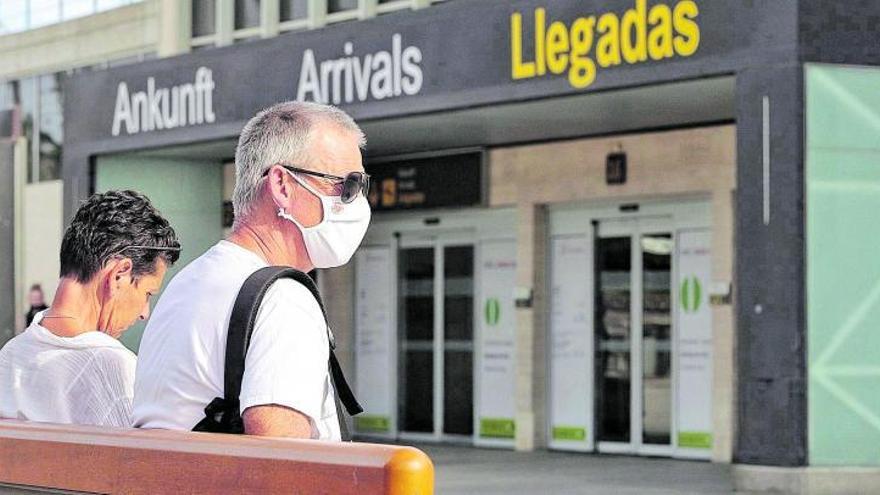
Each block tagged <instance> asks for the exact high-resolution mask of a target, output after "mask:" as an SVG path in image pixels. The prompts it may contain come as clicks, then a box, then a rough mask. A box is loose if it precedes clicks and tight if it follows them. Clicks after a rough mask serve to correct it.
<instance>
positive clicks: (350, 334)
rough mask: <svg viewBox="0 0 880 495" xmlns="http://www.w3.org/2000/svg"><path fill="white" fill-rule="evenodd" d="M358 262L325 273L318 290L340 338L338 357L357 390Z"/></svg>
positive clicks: (337, 340)
mask: <svg viewBox="0 0 880 495" xmlns="http://www.w3.org/2000/svg"><path fill="white" fill-rule="evenodd" d="M354 272H355V269H354V260H352V262H351V263H348V264H347V265H344V266H341V267H339V268H333V269H331V270H321V274H320V275H319V277H318V279H319V284H318V286H319V287H320V289H321V296H322V298H323V299H324V305H325V309H326V310H327V320H328V321H329V324H330V328H331V330H332V331H333V335H334V336H335V337H336V357H338V358H339V364H341V365H342V369H343V371H345V376H346V377H347V378H348V379H349V381H350V382H351V384H352V386H354V379H355V377H354V303H355V301H354Z"/></svg>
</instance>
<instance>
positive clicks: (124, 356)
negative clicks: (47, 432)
mask: <svg viewBox="0 0 880 495" xmlns="http://www.w3.org/2000/svg"><path fill="white" fill-rule="evenodd" d="M42 319H43V313H38V314H37V316H36V317H35V318H34V321H33V322H32V323H31V325H30V326H29V327H28V328H27V330H25V331H24V333H22V334H21V335H18V336H16V337H15V338H13V339H12V340H10V341H9V342H7V343H6V345H5V346H3V348H2V349H0V417H2V418H14V419H24V420H29V421H41V422H48V423H65V424H79V425H96V426H116V427H126V428H127V427H129V426H131V401H132V394H133V391H134V372H135V363H136V361H137V358H136V357H135V355H134V353H132V352H131V351H130V350H128V349H126V348H125V346H123V345H122V344H121V343H120V342H119V341H118V340H116V339H114V338H113V337H111V336H109V335H107V334H106V333H102V332H86V333H83V334H80V335H77V336H76V337H59V336H58V335H55V334H53V333H52V332H50V331H49V330H48V329H47V328H45V327H43V326H42V325H40V323H41V322H42Z"/></svg>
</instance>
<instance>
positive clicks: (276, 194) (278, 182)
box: [268, 165, 296, 210]
mask: <svg viewBox="0 0 880 495" xmlns="http://www.w3.org/2000/svg"><path fill="white" fill-rule="evenodd" d="M289 179H290V174H288V173H287V171H286V170H284V168H283V167H281V166H280V165H274V166H273V167H272V168H270V169H269V180H268V182H269V194H271V195H272V200H273V201H274V202H275V204H276V205H279V206H281V207H282V208H284V209H285V210H289V208H290V207H291V205H293V199H294V194H295V193H294V191H295V189H296V187H295V186H294V184H293V183H294V181H292V180H289Z"/></svg>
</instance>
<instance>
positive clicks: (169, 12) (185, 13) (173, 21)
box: [156, 0, 192, 57]
mask: <svg viewBox="0 0 880 495" xmlns="http://www.w3.org/2000/svg"><path fill="white" fill-rule="evenodd" d="M191 38H192V0H160V1H159V40H158V46H157V47H156V51H157V52H158V54H159V57H173V56H174V55H180V54H181V53H187V52H189V49H190V39H191Z"/></svg>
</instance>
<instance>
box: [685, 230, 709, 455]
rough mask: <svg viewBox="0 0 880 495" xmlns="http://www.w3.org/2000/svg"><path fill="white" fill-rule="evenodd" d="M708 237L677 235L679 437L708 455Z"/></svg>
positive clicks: (687, 446)
mask: <svg viewBox="0 0 880 495" xmlns="http://www.w3.org/2000/svg"><path fill="white" fill-rule="evenodd" d="M711 242H712V238H711V233H710V232H709V231H708V230H689V231H682V232H679V235H678V394H677V395H678V400H677V402H678V438H677V445H678V447H679V449H687V450H691V451H693V453H696V452H700V451H702V455H701V454H697V455H699V456H701V457H709V455H710V454H711V448H712V309H711V308H710V307H709V295H708V290H709V284H710V281H711V277H712V258H711V249H710V248H711Z"/></svg>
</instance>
